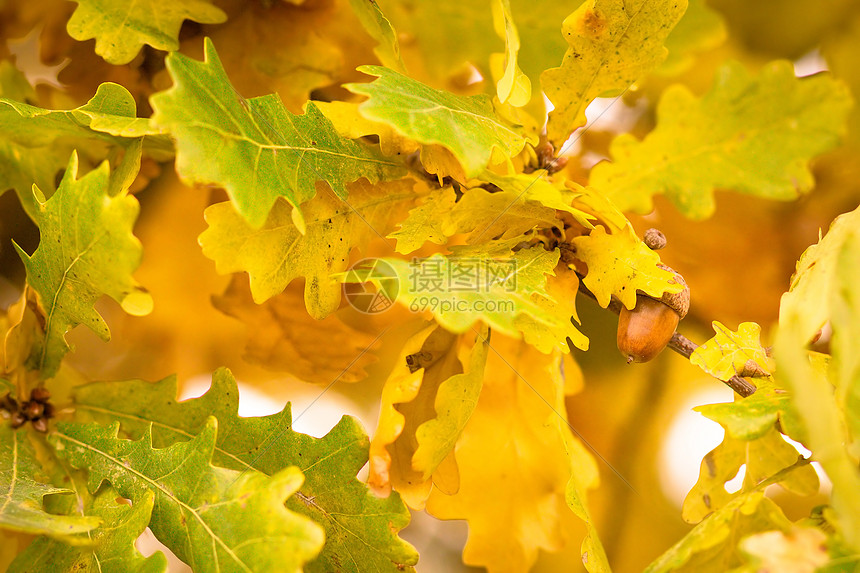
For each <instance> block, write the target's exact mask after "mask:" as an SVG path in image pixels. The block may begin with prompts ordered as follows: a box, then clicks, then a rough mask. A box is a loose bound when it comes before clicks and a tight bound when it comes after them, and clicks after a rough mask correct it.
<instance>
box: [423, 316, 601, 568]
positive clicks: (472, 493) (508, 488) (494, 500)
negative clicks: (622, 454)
mask: <svg viewBox="0 0 860 573" xmlns="http://www.w3.org/2000/svg"><path fill="white" fill-rule="evenodd" d="M561 361H562V355H561V354H560V353H558V352H556V353H553V354H551V355H545V354H542V353H540V352H538V351H537V350H535V349H533V348H531V347H530V346H529V345H527V344H525V343H522V342H520V341H516V340H513V339H510V338H507V337H504V336H499V333H498V332H493V334H492V338H491V340H490V353H489V357H488V360H487V366H486V372H485V375H484V387H483V389H482V391H481V397H480V399H479V400H478V406H477V408H476V409H475V412H474V413H473V414H472V417H471V419H470V420H469V423H468V424H467V425H466V428H465V430H464V432H463V434H462V436H461V437H460V439H459V440H458V442H457V445H456V448H455V454H454V455H455V457H456V461H457V466H458V469H459V476H460V488H459V491H458V492H457V493H456V494H454V495H447V494H445V493H443V492H442V491H440V490H439V489H434V490H433V492H432V493H431V495H430V498H429V500H428V502H427V511H428V512H429V513H431V514H432V515H434V516H436V517H438V518H440V519H465V520H467V521H468V523H469V538H468V541H467V543H466V547H465V549H464V551H463V561H464V562H465V563H466V564H467V565H475V566H482V567H486V568H487V569H488V570H489V571H491V572H500V571H527V570H528V569H529V567H530V566H531V565H533V564H534V562H535V560H536V559H537V555H538V550H539V549H545V550H549V551H553V550H558V549H560V548H561V547H562V546H564V544H565V543H566V541H567V537H568V533H569V527H570V526H571V525H572V524H575V523H576V522H575V520H572V518H573V517H574V514H573V512H572V511H571V508H572V507H573V506H574V505H576V504H575V503H573V504H572V506H571V508H569V507H568V505H567V502H566V497H565V496H566V493H568V492H567V490H568V487H571V486H569V483H570V482H571V475H572V473H573V472H576V473H577V474H578V475H577V477H576V481H575V482H574V483H575V484H576V485H575V486H574V487H577V486H582V487H581V488H580V491H581V492H584V490H585V488H586V487H593V486H594V485H595V484H596V475H597V472H596V467H595V465H594V461H593V458H591V456H590V455H589V454H588V453H587V452H585V451H584V450H582V446H581V445H580V444H579V443H578V441H576V440H575V438H574V437H573V436H572V435H571V433H570V429H569V428H568V425H567V421H566V417H565V416H566V415H565V407H564V380H563V376H562V369H561ZM511 492H515V493H514V494H513V495H512V493H511ZM571 501H572V502H575V501H583V500H582V499H581V498H579V499H577V497H576V496H572V497H571ZM577 509H584V507H583V506H581V505H580V506H578V507H577ZM585 514H586V515H587V513H585ZM588 547H589V548H591V547H593V545H588ZM597 558H598V557H597V555H596V553H594V552H592V553H590V554H589V559H590V560H596V559H597Z"/></svg>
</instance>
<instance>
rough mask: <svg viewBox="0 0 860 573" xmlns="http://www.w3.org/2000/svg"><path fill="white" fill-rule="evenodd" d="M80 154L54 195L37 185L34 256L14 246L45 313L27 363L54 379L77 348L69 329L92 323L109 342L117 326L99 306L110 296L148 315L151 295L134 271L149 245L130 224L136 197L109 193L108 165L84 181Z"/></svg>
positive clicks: (136, 312) (134, 215) (131, 311)
mask: <svg viewBox="0 0 860 573" xmlns="http://www.w3.org/2000/svg"><path fill="white" fill-rule="evenodd" d="M77 174H78V157H77V154H75V153H73V154H72V157H71V159H70V160H69V164H68V167H67V169H66V173H65V175H64V176H63V181H62V182H61V183H60V187H59V189H58V190H57V192H56V193H55V194H54V195H53V196H52V197H51V198H50V199H48V200H47V201H46V200H45V199H44V196H42V194H41V192H40V191H39V190H38V189H36V190H35V193H36V199H37V201H38V203H39V213H38V215H37V222H38V225H39V232H40V242H39V247H38V248H37V249H36V252H35V253H33V255H32V256H30V255H27V254H26V253H25V252H24V251H23V249H21V248H20V247H18V246H17V244H16V245H15V247H16V249H17V250H18V254H19V255H20V256H21V260H22V261H24V266H25V267H26V268H27V281H28V283H29V284H30V286H31V287H32V288H33V289H34V290H35V291H36V292H37V293H39V296H40V299H41V300H40V306H41V308H42V310H43V312H44V315H45V324H44V339H43V340H39V341H37V342H36V344H35V345H34V347H33V349H32V352H31V355H30V358H29V359H28V365H29V367H30V368H33V369H38V370H40V371H41V376H42V377H43V378H51V377H52V376H53V375H54V374H55V373H56V372H57V369H58V368H59V367H60V361H61V360H62V358H63V356H64V355H65V354H66V353H67V352H68V351H69V350H70V348H69V345H68V344H67V343H66V339H65V335H66V332H67V331H68V330H69V329H71V328H74V327H75V326H77V325H79V324H85V325H87V326H88V327H89V328H90V329H91V330H92V331H93V332H95V333H96V334H97V335H98V336H99V337H100V338H101V339H102V340H105V341H107V340H109V339H110V330H109V329H108V326H107V324H105V322H104V319H102V317H101V315H100V314H99V313H98V312H97V311H96V310H95V309H94V308H93V304H94V303H95V302H96V300H98V299H99V297H101V296H102V295H103V294H107V295H108V296H110V297H111V298H112V299H114V300H115V301H117V302H118V303H120V305H121V306H122V307H123V310H125V311H126V312H127V313H129V314H133V315H135V316H140V315H145V314H148V313H149V312H150V311H151V310H152V298H151V297H150V296H149V293H147V292H146V291H145V290H144V289H143V288H141V287H140V286H139V285H138V284H137V283H136V282H135V281H134V279H132V277H131V273H132V272H134V270H135V269H136V268H137V267H138V265H139V264H140V258H141V255H142V249H141V247H140V242H139V241H138V240H137V239H136V238H135V237H134V235H132V233H131V229H132V225H134V221H135V219H137V213H138V209H139V207H138V203H137V200H136V199H135V198H134V197H132V196H129V195H119V196H116V197H110V196H109V194H108V175H109V174H108V166H107V163H102V164H101V165H100V166H99V167H98V168H97V169H95V170H93V171H91V172H90V173H88V174H87V175H85V176H83V177H81V178H80V179H77Z"/></svg>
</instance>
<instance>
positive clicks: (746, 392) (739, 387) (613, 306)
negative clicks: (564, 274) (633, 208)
mask: <svg viewBox="0 0 860 573" xmlns="http://www.w3.org/2000/svg"><path fill="white" fill-rule="evenodd" d="M576 274H577V276H578V277H579V292H581V293H582V294H584V295H585V296H587V297H588V298H590V299H591V300H593V301H595V302H597V297H595V296H594V293H593V292H591V291H590V290H588V288H587V287H586V286H585V285H584V284H583V282H582V278H583V277H582V276H581V275H580V274H579V273H576ZM606 308H607V310H610V311H612V312H614V313H615V314H618V313H620V312H621V303H620V302H618V301H617V300H615V299H612V300H611V301H609V305H608V306H607V307H606ZM666 346H667V347H669V348H671V349H672V350H674V351H675V352H677V353H678V354H680V355H681V356H683V357H684V358H686V359H687V360H689V359H690V356H691V355H692V354H693V351H694V350H696V348H698V347H699V345H698V344H696V343H695V342H693V341H692V340H690V339H689V338H687V337H686V336H684V335H683V334H681V333H679V332H677V331H675V334H673V335H672V338H671V339H669V343H668V344H667V345H666ZM717 380H719V378H717ZM720 382H722V383H723V384H725V385H726V386H728V387H729V388H731V389H732V390H734V391H735V392H736V393H737V394H739V395H740V396H743V397H744V398H746V397H747V396H750V395H752V394H753V393H754V392H755V391H756V387H755V386H753V385H752V384H750V383H749V382H747V381H746V380H744V379H743V378H741V377H740V376H737V375H735V376H732V377H731V378H729V379H728V380H720Z"/></svg>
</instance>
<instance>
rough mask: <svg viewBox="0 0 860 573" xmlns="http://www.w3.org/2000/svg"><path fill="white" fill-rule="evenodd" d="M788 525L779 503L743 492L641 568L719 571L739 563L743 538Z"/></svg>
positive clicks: (651, 570)
mask: <svg viewBox="0 0 860 573" xmlns="http://www.w3.org/2000/svg"><path fill="white" fill-rule="evenodd" d="M790 528H791V522H790V521H789V520H788V519H787V518H786V517H785V515H783V513H782V510H781V509H779V506H777V505H776V504H775V503H774V502H773V501H771V500H770V499H768V498H766V497H765V496H764V494H763V493H761V492H755V493H750V494H747V495H743V496H740V497H738V498H737V499H735V500H733V501H731V502H730V503H729V504H728V505H726V506H725V507H723V508H722V509H720V510H719V511H717V512H716V513H714V514H713V515H711V516H710V517H708V518H707V519H705V520H704V521H702V522H701V523H700V524H698V525H697V526H696V527H695V528H693V530H692V531H691V532H690V533H688V534H687V535H686V536H685V537H684V538H683V539H682V540H681V541H679V542H678V543H676V544H675V545H674V546H673V547H671V548H670V549H669V550H668V551H666V552H665V553H664V554H663V555H661V556H660V557H658V558H657V559H656V560H655V561H654V562H653V563H651V565H649V566H648V568H647V569H646V570H645V571H646V573H659V572H663V571H665V572H669V571H673V572H675V571H683V572H691V573H692V572H694V571H695V572H703V573H722V572H724V571H727V570H729V569H731V568H732V567H737V566H739V565H741V564H743V556H742V554H741V553H740V549H739V548H738V546H737V545H738V541H739V540H740V539H742V538H743V537H745V536H747V535H752V534H755V533H759V532H762V531H771V530H777V529H778V530H781V531H788V530H789V529H790Z"/></svg>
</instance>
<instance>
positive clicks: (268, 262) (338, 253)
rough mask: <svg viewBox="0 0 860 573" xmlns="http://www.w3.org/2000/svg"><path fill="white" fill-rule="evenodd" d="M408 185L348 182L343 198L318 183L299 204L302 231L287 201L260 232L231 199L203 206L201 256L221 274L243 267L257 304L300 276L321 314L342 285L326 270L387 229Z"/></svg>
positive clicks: (408, 193) (313, 311)
mask: <svg viewBox="0 0 860 573" xmlns="http://www.w3.org/2000/svg"><path fill="white" fill-rule="evenodd" d="M412 186H413V182H412V181H411V180H403V181H391V182H385V183H380V184H377V185H372V184H370V183H367V182H366V181H364V180H361V181H358V182H356V183H354V184H352V185H350V187H349V188H350V190H351V195H350V198H349V200H348V201H342V200H340V199H338V198H337V197H336V196H335V195H334V193H332V192H331V191H329V190H328V189H325V188H323V187H320V191H319V195H318V196H317V197H315V198H314V199H312V200H311V201H308V202H307V203H306V204H305V205H303V206H302V210H303V212H304V220H305V222H306V223H305V224H306V231H305V233H304V234H300V233H299V231H298V229H297V228H296V226H295V225H294V224H293V218H292V213H291V209H290V207H289V206H288V205H287V204H286V202H283V201H279V202H277V203H275V206H274V208H273V209H272V212H271V214H270V215H269V217H268V219H267V220H266V222H265V224H264V225H263V226H262V227H261V228H260V229H254V228H253V227H252V226H251V225H250V224H249V223H248V222H247V221H245V219H244V218H243V217H242V216H241V215H240V214H239V213H238V212H237V211H236V209H235V208H234V206H233V204H232V203H227V202H224V203H217V204H215V205H212V206H211V207H209V208H208V209H206V213H205V217H206V221H207V223H209V228H208V229H207V230H206V231H204V232H203V234H201V235H200V244H201V245H202V246H203V254H205V255H206V256H207V257H209V258H210V259H212V260H214V261H215V267H216V269H217V270H218V272H219V273H222V274H226V273H236V272H243V271H244V272H247V273H248V274H249V275H250V276H251V294H252V295H253V297H254V302H256V303H257V304H260V303H262V302H264V301H266V300H268V299H270V298H271V297H273V296H275V295H276V294H278V293H280V292H281V291H283V290H284V289H285V288H286V287H287V285H288V284H289V283H290V281H292V280H293V279H295V278H297V277H305V304H306V305H307V309H308V313H309V314H310V315H311V316H312V317H314V318H316V319H322V318H324V317H325V316H327V315H329V314H330V313H331V312H333V311H334V310H335V309H336V308H337V307H338V304H339V303H340V296H341V292H340V290H341V289H340V285H339V284H338V283H337V282H335V281H334V280H333V279H331V278H330V275H331V274H333V273H337V272H340V271H343V270H345V269H346V268H347V265H348V262H349V254H350V252H352V249H353V248H354V247H356V246H357V247H359V248H364V247H365V246H366V244H367V242H368V241H369V240H370V239H371V238H373V237H375V236H378V234H379V235H382V234H384V233H385V232H386V231H387V230H388V229H389V228H390V221H391V220H392V219H394V218H395V217H396V216H397V215H398V210H400V209H405V208H406V207H407V206H408V205H409V204H410V202H411V200H412V197H413V193H412Z"/></svg>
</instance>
